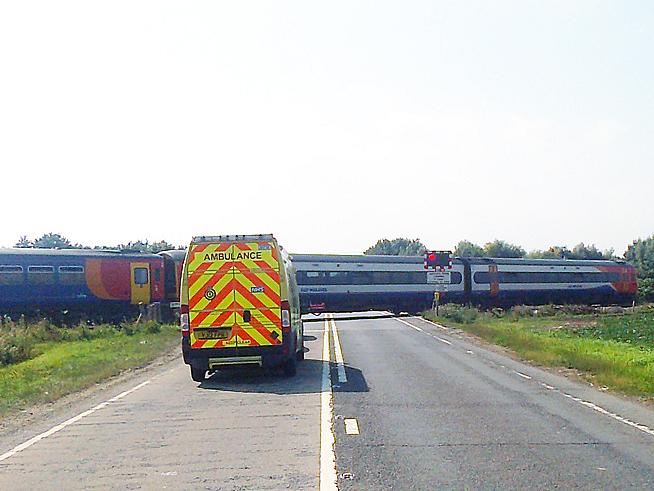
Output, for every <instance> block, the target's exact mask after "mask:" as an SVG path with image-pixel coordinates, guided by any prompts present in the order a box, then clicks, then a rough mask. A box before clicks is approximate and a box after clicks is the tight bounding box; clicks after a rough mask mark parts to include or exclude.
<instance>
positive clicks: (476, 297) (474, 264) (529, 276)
mask: <svg viewBox="0 0 654 491" xmlns="http://www.w3.org/2000/svg"><path fill="white" fill-rule="evenodd" d="M292 258H293V263H294V264H295V267H296V269H297V282H298V286H299V287H300V298H301V301H302V309H303V311H304V312H320V311H323V310H324V311H329V312H349V311H362V310H390V311H392V312H395V313H400V312H409V313H417V312H420V311H422V310H425V309H428V308H431V307H432V305H433V302H434V292H436V291H439V297H440V299H439V301H440V302H442V303H459V304H473V305H477V306H481V307H484V308H489V307H508V306H512V305H520V304H526V305H542V304H550V303H552V304H588V305H595V304H597V305H616V304H617V305H631V303H632V302H633V301H634V299H635V295H636V291H637V286H638V285H637V279H636V276H637V271H636V268H634V267H633V266H632V265H630V264H628V263H626V262H625V261H619V260H615V261H608V260H603V261H596V260H571V259H505V258H473V257H470V258H467V257H456V258H453V260H452V262H451V266H450V267H447V268H444V269H443V271H442V272H440V271H428V270H426V269H425V262H424V258H423V257H419V256H365V255H359V256H356V255H349V256H348V255H314V254H294V255H293V256H292Z"/></svg>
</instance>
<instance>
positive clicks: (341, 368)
mask: <svg viewBox="0 0 654 491" xmlns="http://www.w3.org/2000/svg"><path fill="white" fill-rule="evenodd" d="M329 321H330V323H331V325H332V336H334V353H335V354H336V367H337V368H338V383H339V384H344V383H345V382H347V375H346V374H345V363H344V362H343V351H342V350H341V341H340V339H339V338H338V330H337V329H336V321H335V320H334V316H333V315H332V316H331V317H330V319H329Z"/></svg>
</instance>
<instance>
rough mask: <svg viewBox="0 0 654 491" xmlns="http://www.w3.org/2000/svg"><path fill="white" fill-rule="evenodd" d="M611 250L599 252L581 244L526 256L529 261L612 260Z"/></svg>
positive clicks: (592, 247) (558, 247)
mask: <svg viewBox="0 0 654 491" xmlns="http://www.w3.org/2000/svg"><path fill="white" fill-rule="evenodd" d="M613 255H614V251H613V249H608V250H606V251H604V252H602V251H600V250H599V249H598V248H597V247H596V246H595V244H591V245H588V246H587V245H585V244H584V243H583V242H581V243H579V244H577V245H576V246H574V247H573V248H572V250H570V249H568V247H567V246H558V245H557V246H552V247H550V248H549V249H547V250H546V251H538V250H537V251H531V252H530V253H529V254H527V257H528V258H531V259H612V258H613Z"/></svg>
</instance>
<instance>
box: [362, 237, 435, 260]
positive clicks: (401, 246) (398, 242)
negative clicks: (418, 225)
mask: <svg viewBox="0 0 654 491" xmlns="http://www.w3.org/2000/svg"><path fill="white" fill-rule="evenodd" d="M426 250H427V248H426V247H425V245H424V244H423V243H422V242H420V240H419V239H413V240H410V239H403V238H398V239H393V240H388V239H380V240H378V241H377V243H376V244H375V245H374V246H372V247H369V248H368V249H366V250H365V251H364V254H366V255H375V254H376V255H382V256H421V255H422V254H424V253H425V251H426Z"/></svg>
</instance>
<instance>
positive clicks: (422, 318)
mask: <svg viewBox="0 0 654 491" xmlns="http://www.w3.org/2000/svg"><path fill="white" fill-rule="evenodd" d="M418 319H420V320H423V321H425V322H429V323H430V324H432V325H434V326H436V327H438V328H439V329H443V330H444V331H449V330H450V329H449V327H445V326H441V325H440V324H437V323H435V322H432V321H430V320H429V319H425V318H424V317H418Z"/></svg>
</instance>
